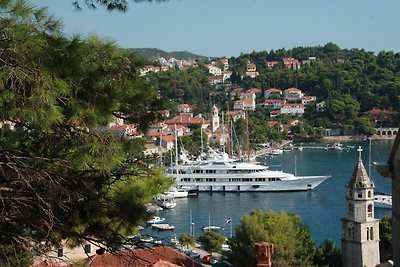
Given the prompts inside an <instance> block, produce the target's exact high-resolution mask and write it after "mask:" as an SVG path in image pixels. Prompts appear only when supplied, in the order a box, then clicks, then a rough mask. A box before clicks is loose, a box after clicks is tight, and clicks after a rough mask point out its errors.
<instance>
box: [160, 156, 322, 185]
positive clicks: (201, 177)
mask: <svg viewBox="0 0 400 267" xmlns="http://www.w3.org/2000/svg"><path fill="white" fill-rule="evenodd" d="M177 169H178V170H179V174H178V175H177V173H176V170H177ZM167 175H168V176H172V177H174V178H175V179H176V184H177V186H184V187H189V188H192V189H198V191H199V192H200V191H214V192H218V191H219V192H248V191H255V192H269V191H306V190H312V189H314V188H315V187H317V186H318V185H319V184H321V183H322V182H323V181H325V180H326V179H328V178H329V177H330V176H326V175H321V176H296V175H294V174H291V173H286V172H282V171H271V170H269V169H268V166H264V165H260V164H255V163H246V162H241V161H238V160H234V159H231V158H229V157H228V155H227V154H226V153H215V154H214V155H213V156H210V157H209V158H208V159H206V160H199V161H191V162H185V163H184V164H180V165H179V166H178V168H171V169H169V170H167Z"/></svg>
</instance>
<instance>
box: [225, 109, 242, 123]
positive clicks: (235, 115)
mask: <svg viewBox="0 0 400 267" xmlns="http://www.w3.org/2000/svg"><path fill="white" fill-rule="evenodd" d="M225 115H226V117H227V120H228V121H229V119H232V120H233V121H234V122H235V121H237V120H238V119H246V113H245V112H244V111H243V110H233V111H227V112H226V113H225Z"/></svg>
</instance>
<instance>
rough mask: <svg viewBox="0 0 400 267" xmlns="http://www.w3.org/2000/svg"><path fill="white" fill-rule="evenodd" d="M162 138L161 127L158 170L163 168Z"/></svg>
mask: <svg viewBox="0 0 400 267" xmlns="http://www.w3.org/2000/svg"><path fill="white" fill-rule="evenodd" d="M162 138H163V128H162V126H161V134H160V168H161V167H162V166H163V154H162Z"/></svg>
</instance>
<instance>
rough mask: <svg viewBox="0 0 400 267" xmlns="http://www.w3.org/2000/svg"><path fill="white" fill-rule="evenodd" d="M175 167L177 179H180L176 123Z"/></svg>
mask: <svg viewBox="0 0 400 267" xmlns="http://www.w3.org/2000/svg"><path fill="white" fill-rule="evenodd" d="M175 168H176V179H177V180H178V174H179V169H178V136H177V134H176V124H175Z"/></svg>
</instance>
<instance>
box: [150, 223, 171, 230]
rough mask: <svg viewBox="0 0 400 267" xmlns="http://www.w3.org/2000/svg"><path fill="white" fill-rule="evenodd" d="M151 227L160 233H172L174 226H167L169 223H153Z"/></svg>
mask: <svg viewBox="0 0 400 267" xmlns="http://www.w3.org/2000/svg"><path fill="white" fill-rule="evenodd" d="M151 227H153V228H155V229H157V230H161V231H172V230H175V226H173V225H171V224H169V223H155V224H152V225H151Z"/></svg>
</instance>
